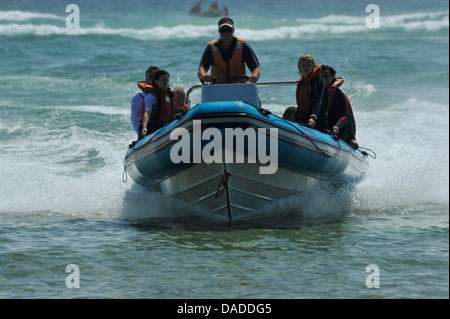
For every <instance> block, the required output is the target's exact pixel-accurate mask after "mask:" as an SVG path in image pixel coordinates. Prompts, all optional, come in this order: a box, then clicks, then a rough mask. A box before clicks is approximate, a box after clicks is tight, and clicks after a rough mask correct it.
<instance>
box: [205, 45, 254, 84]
mask: <svg viewBox="0 0 450 319" xmlns="http://www.w3.org/2000/svg"><path fill="white" fill-rule="evenodd" d="M236 39H237V42H236V45H235V47H234V51H233V55H232V56H231V59H230V60H228V61H225V60H224V59H223V58H222V53H221V52H220V49H219V48H218V47H217V46H215V45H214V44H215V43H216V42H217V41H218V40H219V39H215V40H213V41H210V42H208V46H209V49H210V50H211V53H212V56H213V64H212V65H211V77H212V78H213V79H216V83H217V84H224V83H228V81H229V80H230V79H231V78H233V77H234V76H238V75H246V74H247V73H246V68H245V63H244V60H243V59H242V52H243V51H244V44H245V40H244V39H241V38H238V37H236ZM233 82H234V81H233ZM236 82H237V81H236ZM234 83H235V82H234Z"/></svg>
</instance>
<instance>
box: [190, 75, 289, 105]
mask: <svg viewBox="0 0 450 319" xmlns="http://www.w3.org/2000/svg"><path fill="white" fill-rule="evenodd" d="M297 84H298V81H283V82H261V83H256V85H257V86H258V87H266V86H282V85H297ZM210 85H217V84H210ZM203 86H205V85H194V86H193V87H191V88H190V89H189V90H188V91H187V92H186V103H187V105H188V107H189V108H191V100H190V99H189V95H190V94H191V93H192V92H194V91H196V90H198V89H201V88H203Z"/></svg>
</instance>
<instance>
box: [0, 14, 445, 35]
mask: <svg viewBox="0 0 450 319" xmlns="http://www.w3.org/2000/svg"><path fill="white" fill-rule="evenodd" d="M35 17H40V18H49V19H56V20H63V19H64V18H62V17H59V16H55V15H46V14H40V13H33V12H20V11H3V12H2V11H0V21H2V20H3V21H10V23H4V24H0V35H21V34H33V35H38V36H48V35H68V36H82V35H118V36H123V37H131V38H136V39H140V40H143V41H148V40H164V39H190V38H199V37H214V36H217V29H216V27H215V26H214V25H203V26H202V25H191V24H182V25H176V26H161V25H158V26H154V27H150V28H143V29H135V28H110V27H108V26H107V25H105V24H104V23H99V24H96V25H94V26H89V27H85V26H81V27H80V28H73V29H72V28H67V27H66V26H65V25H64V24H63V23H61V24H57V25H55V24H49V23H46V24H33V23H19V22H22V21H28V20H30V19H32V18H35ZM296 22H297V24H296V25H290V24H289V25H281V26H278V27H270V28H264V29H253V28H248V27H241V28H238V29H237V30H236V35H237V36H241V37H244V38H246V39H248V40H252V41H264V40H278V39H302V38H307V37H311V36H315V35H327V36H334V35H346V34H359V33H365V32H372V31H373V30H371V29H368V28H367V27H366V25H365V17H364V16H363V17H356V16H345V15H341V16H337V15H329V16H325V17H322V18H317V19H298V20H296ZM392 28H399V29H403V30H404V31H405V32H410V31H426V32H436V31H440V30H443V29H448V28H449V13H448V11H446V12H431V13H411V14H403V15H393V16H385V15H382V16H381V21H380V29H379V30H382V31H383V30H389V29H392Z"/></svg>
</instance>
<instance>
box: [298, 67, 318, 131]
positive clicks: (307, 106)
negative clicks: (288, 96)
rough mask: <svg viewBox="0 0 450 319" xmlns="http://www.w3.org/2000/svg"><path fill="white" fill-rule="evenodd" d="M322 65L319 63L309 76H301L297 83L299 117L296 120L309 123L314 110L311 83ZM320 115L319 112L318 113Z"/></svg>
mask: <svg viewBox="0 0 450 319" xmlns="http://www.w3.org/2000/svg"><path fill="white" fill-rule="evenodd" d="M321 70H322V67H321V66H320V65H317V66H316V67H315V68H314V70H313V71H312V72H311V74H310V75H309V76H308V78H306V79H305V78H304V77H301V78H300V81H299V83H298V85H297V91H296V92H295V97H296V100H297V117H296V122H300V123H308V120H309V118H310V116H311V112H312V104H311V103H312V102H311V83H312V81H313V80H315V79H317V78H318V77H319V75H320V71H321ZM317 115H318V114H317Z"/></svg>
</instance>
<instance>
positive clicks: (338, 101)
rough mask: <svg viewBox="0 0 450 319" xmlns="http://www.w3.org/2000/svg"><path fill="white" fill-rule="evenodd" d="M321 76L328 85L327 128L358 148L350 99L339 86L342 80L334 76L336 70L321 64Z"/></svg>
mask: <svg viewBox="0 0 450 319" xmlns="http://www.w3.org/2000/svg"><path fill="white" fill-rule="evenodd" d="M321 77H322V79H323V80H324V81H325V83H326V84H327V87H328V105H327V119H328V130H330V131H332V132H333V133H334V134H336V135H337V136H339V138H340V139H341V140H343V141H345V142H347V143H348V144H350V145H351V146H352V147H353V148H355V149H356V148H358V147H359V144H358V142H357V141H356V137H355V134H356V123H355V117H354V115H353V110H352V107H351V104H350V100H349V99H348V97H347V96H346V95H345V94H344V92H342V91H341V89H340V88H339V87H340V86H341V85H342V84H343V83H344V80H343V79H340V78H336V70H335V69H333V68H332V67H330V66H328V65H322V71H321Z"/></svg>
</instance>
